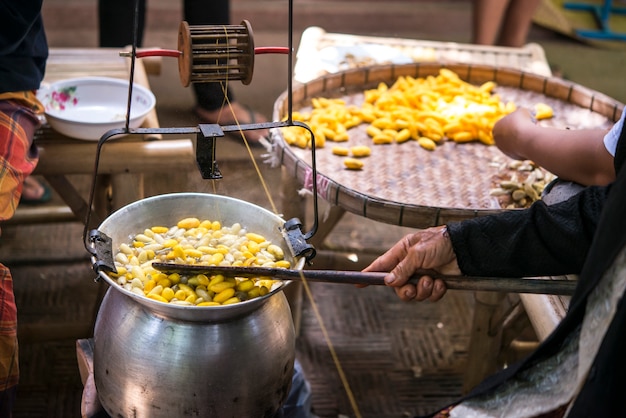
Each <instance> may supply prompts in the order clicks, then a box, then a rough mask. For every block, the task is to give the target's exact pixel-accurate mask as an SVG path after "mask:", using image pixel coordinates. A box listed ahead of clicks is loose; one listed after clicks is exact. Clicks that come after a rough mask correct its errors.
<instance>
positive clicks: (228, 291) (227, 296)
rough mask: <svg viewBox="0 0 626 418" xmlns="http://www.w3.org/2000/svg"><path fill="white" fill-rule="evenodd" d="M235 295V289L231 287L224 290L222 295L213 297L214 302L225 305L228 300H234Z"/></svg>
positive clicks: (217, 294) (218, 294)
mask: <svg viewBox="0 0 626 418" xmlns="http://www.w3.org/2000/svg"><path fill="white" fill-rule="evenodd" d="M234 295H235V288H234V287H230V288H228V289H224V290H222V291H221V292H220V293H216V294H215V296H213V302H218V303H224V302H226V301H227V300H228V299H230V298H232V297H233V296H234Z"/></svg>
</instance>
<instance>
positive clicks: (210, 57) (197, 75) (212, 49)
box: [178, 20, 254, 87]
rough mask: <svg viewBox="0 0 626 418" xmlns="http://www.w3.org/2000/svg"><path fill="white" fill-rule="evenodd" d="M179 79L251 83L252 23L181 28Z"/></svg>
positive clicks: (252, 64) (188, 82)
mask: <svg viewBox="0 0 626 418" xmlns="http://www.w3.org/2000/svg"><path fill="white" fill-rule="evenodd" d="M178 50H179V51H181V52H182V53H181V55H180V56H179V58H178V71H179V73H180V81H181V83H182V84H183V86H185V87H187V86H189V84H190V83H192V82H193V83H212V82H226V81H232V80H241V82H242V83H243V84H246V85H247V84H250V82H251V81H252V73H253V71H254V39H253V35H252V28H251V26H250V22H248V21H247V20H244V21H242V22H241V24H240V25H202V26H195V25H194V26H190V25H189V24H188V23H187V22H185V21H183V22H181V24H180V27H179V31H178Z"/></svg>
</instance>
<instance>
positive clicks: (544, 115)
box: [534, 103, 554, 120]
mask: <svg viewBox="0 0 626 418" xmlns="http://www.w3.org/2000/svg"><path fill="white" fill-rule="evenodd" d="M534 110H535V119H537V120H542V119H550V118H551V117H552V116H554V110H552V107H550V106H549V105H547V104H545V103H537V104H536V105H535V109H534Z"/></svg>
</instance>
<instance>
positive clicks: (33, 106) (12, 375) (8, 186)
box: [0, 91, 43, 416]
mask: <svg viewBox="0 0 626 418" xmlns="http://www.w3.org/2000/svg"><path fill="white" fill-rule="evenodd" d="M42 112H43V106H42V105H41V103H40V102H39V101H38V100H37V97H36V96H35V93H34V92H30V91H28V92H16V93H3V94H0V221H3V220H6V219H9V218H11V217H12V216H13V214H14V213H15V208H16V207H17V205H18V204H19V201H20V196H21V194H22V187H23V184H24V179H25V178H26V177H27V176H28V175H30V174H31V173H32V172H33V170H34V169H35V166H36V165H37V161H38V154H37V148H36V147H35V146H34V145H33V136H34V134H35V130H36V129H37V128H38V127H39V125H40V122H39V119H38V117H37V114H40V113H42ZM18 379H19V367H18V344H17V308H16V306H15V297H14V295H13V280H12V278H11V272H10V271H9V269H8V268H7V267H6V266H4V265H3V264H0V416H4V415H3V414H4V413H5V412H6V411H10V408H11V406H12V403H13V400H14V397H15V388H16V386H17V383H18Z"/></svg>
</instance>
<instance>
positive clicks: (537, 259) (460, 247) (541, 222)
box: [448, 187, 609, 277]
mask: <svg viewBox="0 0 626 418" xmlns="http://www.w3.org/2000/svg"><path fill="white" fill-rule="evenodd" d="M608 188H609V187H589V188H587V189H585V190H583V191H582V192H581V193H579V194H578V195H576V196H574V197H572V198H571V199H569V200H568V201H565V202H563V203H559V204H555V205H551V206H547V205H545V204H544V203H543V202H537V203H535V204H534V205H533V206H532V207H531V208H530V209H528V210H513V211H506V212H503V213H502V214H500V215H497V216H487V217H479V218H475V219H471V220H467V221H463V222H460V223H451V224H449V225H448V231H449V234H450V239H451V240H452V245H453V248H454V252H455V254H456V257H457V262H458V265H459V268H460V269H461V271H462V272H463V274H466V275H476V276H505V277H520V276H544V275H561V274H577V273H579V272H580V269H581V267H582V265H583V262H584V260H585V257H586V255H587V251H588V248H589V246H590V244H591V240H592V238H593V234H594V232H595V229H596V226H597V219H599V215H600V212H601V210H602V208H603V204H604V201H605V199H606V194H607V191H608Z"/></svg>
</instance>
